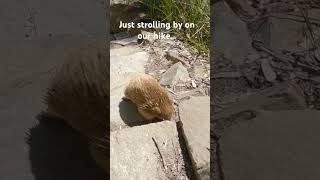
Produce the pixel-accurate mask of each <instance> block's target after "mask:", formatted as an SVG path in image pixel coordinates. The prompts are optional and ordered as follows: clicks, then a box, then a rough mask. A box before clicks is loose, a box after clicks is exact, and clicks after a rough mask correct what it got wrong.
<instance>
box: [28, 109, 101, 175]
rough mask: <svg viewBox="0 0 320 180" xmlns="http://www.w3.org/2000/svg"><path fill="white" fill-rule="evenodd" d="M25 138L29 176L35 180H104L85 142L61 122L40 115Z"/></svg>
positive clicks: (42, 114)
mask: <svg viewBox="0 0 320 180" xmlns="http://www.w3.org/2000/svg"><path fill="white" fill-rule="evenodd" d="M37 119H38V120H39V123H38V124H37V125H36V126H35V127H33V128H32V129H30V132H29V133H28V136H27V143H28V145H29V158H30V161H31V167H32V172H33V174H34V176H35V179H37V180H47V179H48V180H49V179H50V180H52V179H59V180H70V179H77V180H88V179H95V180H105V179H106V174H105V172H104V171H103V170H102V169H100V168H99V167H98V166H97V165H96V164H95V162H94V161H93V159H92V158H91V156H90V154H89V151H88V149H87V146H86V143H85V141H83V140H82V139H81V137H80V135H79V134H78V133H77V132H75V131H74V130H73V129H72V128H70V127H69V126H67V125H66V124H64V122H63V121H62V120H60V119H53V118H49V117H48V116H46V115H45V114H44V113H41V114H39V115H38V116H37Z"/></svg>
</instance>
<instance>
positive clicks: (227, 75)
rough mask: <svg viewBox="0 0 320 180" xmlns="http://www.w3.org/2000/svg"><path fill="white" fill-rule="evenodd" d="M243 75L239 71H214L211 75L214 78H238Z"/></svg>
mask: <svg viewBox="0 0 320 180" xmlns="http://www.w3.org/2000/svg"><path fill="white" fill-rule="evenodd" d="M242 76H243V75H242V74H241V73H240V72H219V73H215V74H214V75H213V78H214V79H219V78H227V79H234V78H240V77H242Z"/></svg>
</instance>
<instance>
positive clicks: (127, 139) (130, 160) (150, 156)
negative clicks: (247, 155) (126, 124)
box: [110, 121, 189, 180]
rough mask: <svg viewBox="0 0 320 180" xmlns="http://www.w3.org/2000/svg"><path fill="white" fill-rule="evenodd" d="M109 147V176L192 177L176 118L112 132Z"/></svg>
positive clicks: (122, 178) (123, 179) (166, 179)
mask: <svg viewBox="0 0 320 180" xmlns="http://www.w3.org/2000/svg"><path fill="white" fill-rule="evenodd" d="M110 147H111V149H110V157H111V162H110V166H111V168H110V179H117V180H135V179H163V180H170V179H189V178H188V177H187V175H186V168H185V165H186V164H185V161H184V159H183V158H184V157H183V154H182V150H181V148H180V143H179V137H178V132H177V127H176V123H175V122H173V121H163V122H160V123H152V124H148V125H143V126H136V127H132V128H127V129H123V130H121V131H115V132H111V135H110Z"/></svg>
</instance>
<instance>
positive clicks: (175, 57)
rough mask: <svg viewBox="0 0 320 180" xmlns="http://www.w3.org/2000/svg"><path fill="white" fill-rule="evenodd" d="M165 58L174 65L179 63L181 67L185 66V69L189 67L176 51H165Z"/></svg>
mask: <svg viewBox="0 0 320 180" xmlns="http://www.w3.org/2000/svg"><path fill="white" fill-rule="evenodd" d="M166 58H167V59H168V60H171V61H173V62H174V63H177V62H181V63H182V64H183V65H185V66H187V67H189V66H190V65H189V63H188V62H187V61H185V60H184V58H183V57H181V56H180V55H179V52H178V51H177V50H169V51H167V54H166Z"/></svg>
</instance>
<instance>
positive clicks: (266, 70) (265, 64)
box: [261, 59, 277, 82]
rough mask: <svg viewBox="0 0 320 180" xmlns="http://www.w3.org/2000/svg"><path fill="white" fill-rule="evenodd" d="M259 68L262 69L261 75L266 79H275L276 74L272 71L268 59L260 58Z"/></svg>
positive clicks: (272, 80) (273, 80)
mask: <svg viewBox="0 0 320 180" xmlns="http://www.w3.org/2000/svg"><path fill="white" fill-rule="evenodd" d="M261 69H262V72H263V75H264V77H265V78H266V80H267V81H269V82H275V81H276V78H277V75H276V73H275V72H274V70H273V68H272V67H271V65H270V60H269V59H262V60H261Z"/></svg>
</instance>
